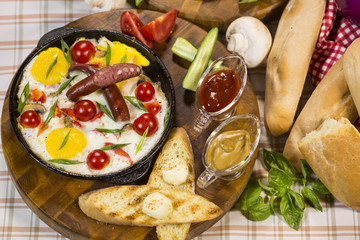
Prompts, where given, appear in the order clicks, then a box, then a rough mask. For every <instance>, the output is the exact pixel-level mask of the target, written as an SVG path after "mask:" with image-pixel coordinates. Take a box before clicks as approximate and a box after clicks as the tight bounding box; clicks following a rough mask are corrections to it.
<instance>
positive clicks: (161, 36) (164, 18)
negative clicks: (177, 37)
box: [140, 9, 177, 42]
mask: <svg viewBox="0 0 360 240" xmlns="http://www.w3.org/2000/svg"><path fill="white" fill-rule="evenodd" d="M176 15H177V10H176V9H173V10H171V11H169V12H167V13H165V14H164V15H161V16H160V17H158V18H156V19H155V20H153V21H152V22H150V23H148V24H146V25H145V26H143V27H141V28H140V31H141V33H142V34H143V35H144V36H145V37H146V38H148V39H150V40H151V41H154V42H164V41H165V40H166V39H167V38H168V37H169V36H170V34H171V32H172V30H173V29H174V26H175V21H176Z"/></svg>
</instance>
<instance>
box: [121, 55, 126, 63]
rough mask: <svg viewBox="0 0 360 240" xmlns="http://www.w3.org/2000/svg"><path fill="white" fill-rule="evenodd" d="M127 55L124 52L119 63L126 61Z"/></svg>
mask: <svg viewBox="0 0 360 240" xmlns="http://www.w3.org/2000/svg"><path fill="white" fill-rule="evenodd" d="M126 59H127V56H126V54H125V55H124V56H123V57H122V58H121V59H120V63H126Z"/></svg>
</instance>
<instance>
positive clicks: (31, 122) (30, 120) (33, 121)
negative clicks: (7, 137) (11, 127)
mask: <svg viewBox="0 0 360 240" xmlns="http://www.w3.org/2000/svg"><path fill="white" fill-rule="evenodd" d="M40 122H41V118H40V116H39V114H38V113H37V112H35V111H34V110H28V111H25V112H23V113H22V114H21V116H20V124H21V126H23V127H26V128H36V127H37V126H39V124H40Z"/></svg>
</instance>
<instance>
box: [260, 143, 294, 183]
mask: <svg viewBox="0 0 360 240" xmlns="http://www.w3.org/2000/svg"><path fill="white" fill-rule="evenodd" d="M263 158H264V163H265V165H266V167H267V168H268V169H269V170H270V169H271V168H278V169H280V170H283V171H284V172H286V174H287V175H289V177H291V178H296V176H295V174H296V171H295V168H294V167H293V166H292V165H291V163H290V162H289V160H287V158H285V157H284V156H283V155H282V154H280V153H278V152H275V151H268V150H266V149H264V150H263Z"/></svg>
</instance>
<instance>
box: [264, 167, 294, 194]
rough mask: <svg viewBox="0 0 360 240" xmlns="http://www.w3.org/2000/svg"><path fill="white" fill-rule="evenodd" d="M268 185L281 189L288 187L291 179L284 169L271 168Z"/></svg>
mask: <svg viewBox="0 0 360 240" xmlns="http://www.w3.org/2000/svg"><path fill="white" fill-rule="evenodd" d="M268 182H269V186H270V187H273V188H275V189H276V190H279V191H282V190H283V189H284V188H288V187H290V186H291V185H292V184H293V180H292V179H291V178H289V177H288V176H287V175H286V173H284V171H282V170H280V169H277V168H271V169H270V171H269V176H268Z"/></svg>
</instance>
